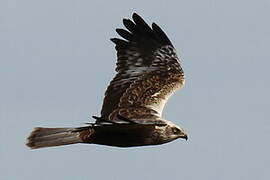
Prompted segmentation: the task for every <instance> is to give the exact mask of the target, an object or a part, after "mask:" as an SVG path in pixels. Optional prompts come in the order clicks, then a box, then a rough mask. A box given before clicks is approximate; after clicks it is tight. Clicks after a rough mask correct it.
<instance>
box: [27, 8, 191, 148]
mask: <svg viewBox="0 0 270 180" xmlns="http://www.w3.org/2000/svg"><path fill="white" fill-rule="evenodd" d="M133 21H134V22H132V21H131V20H128V19H124V20H123V23H124V25H125V27H126V28H127V30H128V31H126V30H124V29H117V30H116V31H117V33H118V34H119V35H120V36H122V37H123V38H124V39H125V40H122V39H118V38H113V39H111V40H112V41H113V42H114V43H115V44H116V50H117V63H116V65H117V67H116V71H117V74H116V76H115V77H114V79H113V80H112V81H111V82H110V85H109V86H108V88H107V90H106V93H105V98H104V101H103V106H102V110H101V117H95V119H96V122H95V123H92V124H90V126H86V127H79V128H36V129H35V130H34V131H33V132H32V133H31V135H30V136H29V138H28V143H27V145H28V146H29V147H31V148H41V147H49V146H58V145H66V144H74V143H91V144H101V145H109V146H117V147H132V146H145V145H157V144H163V143H167V142H170V141H172V140H175V139H177V138H185V139H187V135H186V134H185V132H184V131H183V130H182V129H181V128H180V127H178V126H177V125H175V124H173V123H172V122H170V121H167V120H164V119H162V117H161V116H162V111H163V108H164V105H165V103H166V102H167V100H168V98H169V97H170V96H171V95H172V94H173V93H174V92H175V91H176V90H178V89H180V88H181V87H182V86H183V85H184V72H183V70H182V68H181V66H180V64H179V59H178V57H177V55H176V52H175V49H174V47H173V45H172V44H171V42H170V40H169V39H168V37H167V36H166V34H165V33H164V32H163V31H162V30H161V29H160V28H159V27H158V26H157V25H156V24H155V23H153V24H152V28H150V27H149V26H148V25H147V24H146V23H145V22H144V20H143V19H142V18H141V17H140V16H138V15H137V14H135V13H134V14H133Z"/></svg>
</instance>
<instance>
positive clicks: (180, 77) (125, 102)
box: [101, 13, 184, 121]
mask: <svg viewBox="0 0 270 180" xmlns="http://www.w3.org/2000/svg"><path fill="white" fill-rule="evenodd" d="M132 18H133V21H131V20H129V19H124V20H123V24H124V26H125V27H126V29H127V30H124V29H116V32H117V33H118V34H119V35H120V36H122V38H124V40H123V39H118V38H113V39H111V40H112V41H113V42H114V43H115V44H116V47H115V48H116V50H117V63H116V65H117V67H116V71H117V74H116V76H115V77H114V78H113V80H112V81H111V82H110V85H109V86H108V88H107V90H106V93H105V98H104V101H103V106H102V110H101V117H102V118H104V119H108V120H112V121H113V120H116V119H117V115H121V116H123V117H126V118H134V119H151V118H152V119H153V117H155V118H158V117H160V116H161V114H162V110H163V107H164V105H165V103H166V101H167V99H168V98H169V96H170V95H171V94H172V93H173V92H174V91H176V90H177V89H179V88H180V87H181V86H182V85H183V83H184V73H183V70H182V68H181V66H180V64H179V60H178V57H177V55H176V52H175V49H174V47H173V45H172V43H171V42H170V40H169V38H168V37H167V36H166V34H165V33H164V32H163V31H162V30H161V29H160V27H159V26H157V25H156V24H155V23H153V24H152V28H150V27H149V26H148V25H147V24H146V23H145V21H144V20H143V19H142V18H141V17H140V16H139V15H137V14H136V13H134V14H133V16H132Z"/></svg>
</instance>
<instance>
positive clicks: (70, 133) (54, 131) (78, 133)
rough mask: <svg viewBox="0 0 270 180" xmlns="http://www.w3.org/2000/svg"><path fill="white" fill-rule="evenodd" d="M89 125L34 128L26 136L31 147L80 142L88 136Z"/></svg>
mask: <svg viewBox="0 0 270 180" xmlns="http://www.w3.org/2000/svg"><path fill="white" fill-rule="evenodd" d="M90 130H91V129H90V127H83V128H42V127H37V128H35V129H34V130H33V131H32V132H31V134H30V136H29V137H28V138H27V143H26V145H27V146H28V147H30V148H31V149H38V148H44V147H51V146H62V145H68V144H75V143H82V142H84V141H85V139H86V138H87V137H89V136H90Z"/></svg>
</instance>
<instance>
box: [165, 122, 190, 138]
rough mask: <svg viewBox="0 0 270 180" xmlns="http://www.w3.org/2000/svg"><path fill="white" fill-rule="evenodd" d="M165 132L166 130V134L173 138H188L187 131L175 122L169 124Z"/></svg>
mask: <svg viewBox="0 0 270 180" xmlns="http://www.w3.org/2000/svg"><path fill="white" fill-rule="evenodd" d="M165 132H166V136H167V137H169V138H170V139H171V140H175V139H178V138H182V139H185V140H187V139H188V136H187V134H186V133H185V131H184V130H183V129H182V128H181V127H179V126H177V125H175V124H173V123H169V124H167V126H166V130H165Z"/></svg>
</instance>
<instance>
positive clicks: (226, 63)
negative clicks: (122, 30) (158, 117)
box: [0, 0, 270, 180]
mask: <svg viewBox="0 0 270 180" xmlns="http://www.w3.org/2000/svg"><path fill="white" fill-rule="evenodd" d="M269 9H270V1H269V0H258V1H254V0H226V1H216V0H204V1H194V0H177V1H176V0H175V1H146V0H144V1H141V0H137V1H130V0H121V1H95V0H88V1H85V0H77V1H72V0H53V1H52V0H46V1H37V0H25V1H20V0H6V1H5V0H2V1H1V2H0V123H1V125H0V142H1V145H0V179H1V180H17V179H20V180H22V179H27V180H36V179H39V180H48V179H49V180H54V179H57V180H60V179H64V180H75V179H76V180H104V179H107V180H110V179H112V180H127V179H128V180H138V179H155V180H164V179H172V180H176V179H185V180H198V179H202V180H204V179H205V180H228V179H229V180H241V179H244V180H254V179H256V180H268V179H270V155H269V152H270V143H269V142H270V140H269V138H270V115H269V113H270V112H269V111H270V109H269V107H270V101H269V100H270V98H269V92H270V81H269V77H270V73H269V67H270V49H269V47H270V24H269V17H270V11H269ZM133 12H137V13H138V14H140V15H141V16H142V17H144V19H145V20H146V21H147V22H148V23H152V22H153V21H154V22H156V23H157V24H159V25H160V26H161V27H162V29H163V30H164V31H165V32H166V33H167V34H168V36H169V37H170V39H171V41H172V42H173V44H174V46H175V47H176V49H177V52H178V54H179V56H180V57H181V59H182V66H183V68H184V71H185V74H186V85H185V87H184V88H183V89H182V90H181V91H178V92H177V93H176V94H175V95H174V96H173V97H172V98H171V99H170V101H169V103H168V104H167V106H166V108H165V110H164V117H165V118H166V119H168V120H171V121H173V122H175V123H176V124H179V125H181V126H182V127H184V129H185V130H186V131H187V132H188V134H189V140H188V141H187V142H186V141H184V140H176V141H174V142H172V143H169V144H165V145H161V146H151V147H139V148H128V149H120V148H113V147H106V146H99V145H85V144H79V145H72V146H65V147H56V148H47V149H41V150H29V149H28V148H27V147H26V146H25V145H24V143H25V139H26V137H27V136H28V135H29V133H30V131H31V130H32V128H33V127H36V126H45V127H62V126H64V127H67V126H81V125H84V124H83V123H86V122H89V121H93V119H91V118H90V117H91V116H92V115H99V112H100V108H101V105H102V100H103V95H104V91H105V89H106V87H107V84H108V83H109V81H110V80H111V79H112V77H113V75H114V68H115V67H114V64H115V59H116V53H115V50H114V45H113V44H112V43H111V42H110V41H109V38H111V37H115V36H116V33H115V31H114V30H115V28H117V27H123V26H122V18H129V17H131V15H132V13H133Z"/></svg>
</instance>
